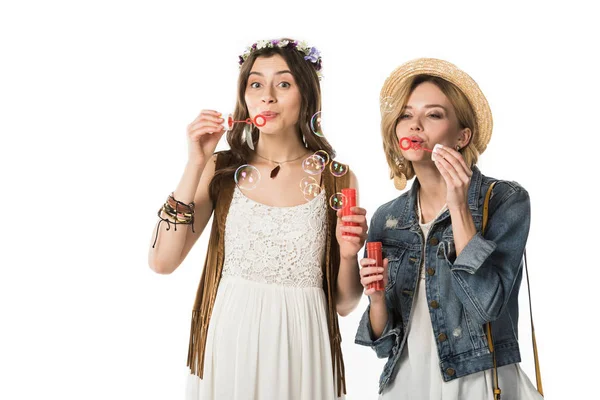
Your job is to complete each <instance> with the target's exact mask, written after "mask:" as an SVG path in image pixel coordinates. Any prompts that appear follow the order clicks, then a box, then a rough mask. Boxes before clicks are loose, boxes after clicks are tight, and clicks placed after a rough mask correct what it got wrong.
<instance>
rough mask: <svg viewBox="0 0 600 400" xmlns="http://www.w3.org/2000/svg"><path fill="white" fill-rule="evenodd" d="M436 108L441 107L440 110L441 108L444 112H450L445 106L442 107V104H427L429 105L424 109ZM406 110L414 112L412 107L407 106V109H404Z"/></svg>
mask: <svg viewBox="0 0 600 400" xmlns="http://www.w3.org/2000/svg"><path fill="white" fill-rule="evenodd" d="M436 107H439V108H441V109H442V110H444V111H446V112H448V110H447V109H446V107H444V106H443V105H441V104H427V105H425V106H424V107H423V108H436ZM404 108H405V109H406V110H412V107H411V106H406V107H404Z"/></svg>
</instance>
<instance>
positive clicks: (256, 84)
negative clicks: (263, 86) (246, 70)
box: [250, 82, 260, 89]
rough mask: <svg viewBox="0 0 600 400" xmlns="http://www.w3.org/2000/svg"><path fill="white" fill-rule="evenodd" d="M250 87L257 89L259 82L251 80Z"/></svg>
mask: <svg viewBox="0 0 600 400" xmlns="http://www.w3.org/2000/svg"><path fill="white" fill-rule="evenodd" d="M250 87H251V88H252V89H258V88H259V87H260V83H258V82H252V83H251V84H250Z"/></svg>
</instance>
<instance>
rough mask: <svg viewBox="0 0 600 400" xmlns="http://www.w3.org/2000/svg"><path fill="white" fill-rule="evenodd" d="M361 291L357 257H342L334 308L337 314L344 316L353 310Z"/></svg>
mask: <svg viewBox="0 0 600 400" xmlns="http://www.w3.org/2000/svg"><path fill="white" fill-rule="evenodd" d="M362 292H363V287H362V285H361V284H360V273H359V267H358V259H357V257H356V256H354V257H352V258H347V259H345V258H342V259H341V260H340V268H339V273H338V279H337V302H336V308H337V312H338V314H340V315H341V316H346V315H348V314H349V313H350V312H351V311H353V310H354V309H355V308H356V306H357V305H358V303H359V302H360V298H361V296H362Z"/></svg>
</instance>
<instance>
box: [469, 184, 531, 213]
mask: <svg viewBox="0 0 600 400" xmlns="http://www.w3.org/2000/svg"><path fill="white" fill-rule="evenodd" d="M492 184H494V187H493V189H492V195H491V198H490V202H491V207H493V208H496V207H499V206H500V205H502V204H504V203H506V202H508V201H512V202H514V201H517V202H523V201H524V202H526V203H529V192H528V191H527V190H526V189H525V188H524V187H523V185H521V184H520V183H518V182H516V181H511V180H504V179H497V178H492V177H488V176H483V177H482V185H481V195H482V197H483V198H484V197H485V195H486V192H487V190H488V189H489V187H490V186H491V185H492Z"/></svg>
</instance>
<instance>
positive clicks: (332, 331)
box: [187, 153, 349, 396]
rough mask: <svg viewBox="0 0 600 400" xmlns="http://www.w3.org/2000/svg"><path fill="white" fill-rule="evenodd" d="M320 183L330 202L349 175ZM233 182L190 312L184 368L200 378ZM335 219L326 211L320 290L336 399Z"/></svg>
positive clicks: (341, 377)
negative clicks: (188, 337) (188, 338)
mask: <svg viewBox="0 0 600 400" xmlns="http://www.w3.org/2000/svg"><path fill="white" fill-rule="evenodd" d="M227 158H228V157H226V156H225V155H224V154H223V153H220V154H219V155H218V156H217V164H216V170H219V169H222V168H224V167H225V166H226V165H227V161H228V160H227ZM322 183H323V187H324V188H325V192H326V194H327V198H329V197H330V196H331V195H332V194H334V193H338V192H341V190H342V189H343V188H347V187H348V186H349V175H348V174H345V175H344V176H342V177H339V178H337V177H334V176H333V175H331V172H330V171H329V169H328V168H326V169H325V171H323V174H322ZM233 189H234V181H233V179H231V180H230V182H222V184H221V188H220V190H219V195H218V199H217V201H216V204H215V210H214V216H213V224H212V228H211V233H210V239H209V242H208V250H207V254H206V261H205V263H204V270H203V271H202V277H201V278H200V285H199V286H198V292H197V293H196V300H195V302H194V309H193V312H192V326H191V329H190V343H189V348H188V360H187V365H188V367H189V368H190V371H191V373H192V374H195V375H198V376H199V377H200V378H202V377H203V373H204V349H205V346H206V336H207V332H208V324H209V323H210V317H211V314H212V310H213V306H214V303H215V298H216V296H217V288H218V287H219V282H220V280H221V272H222V270H223V260H224V255H225V254H224V253H225V246H224V239H225V222H226V219H227V213H228V212H229V206H230V204H231V199H232V198H233ZM336 223H337V217H336V212H335V210H333V209H331V208H328V212H327V225H328V234H327V243H326V247H325V262H324V265H323V267H322V268H323V277H324V278H323V290H324V291H325V296H326V298H327V325H328V328H329V341H330V344H331V359H332V362H333V371H334V373H335V375H336V377H337V392H338V396H340V395H341V391H342V390H343V391H344V394H345V393H346V377H345V370H344V360H343V358H342V348H341V341H342V338H341V335H340V328H339V324H338V318H337V311H336V285H337V277H338V271H339V266H340V252H339V245H338V242H337V239H336V237H335V227H336Z"/></svg>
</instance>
